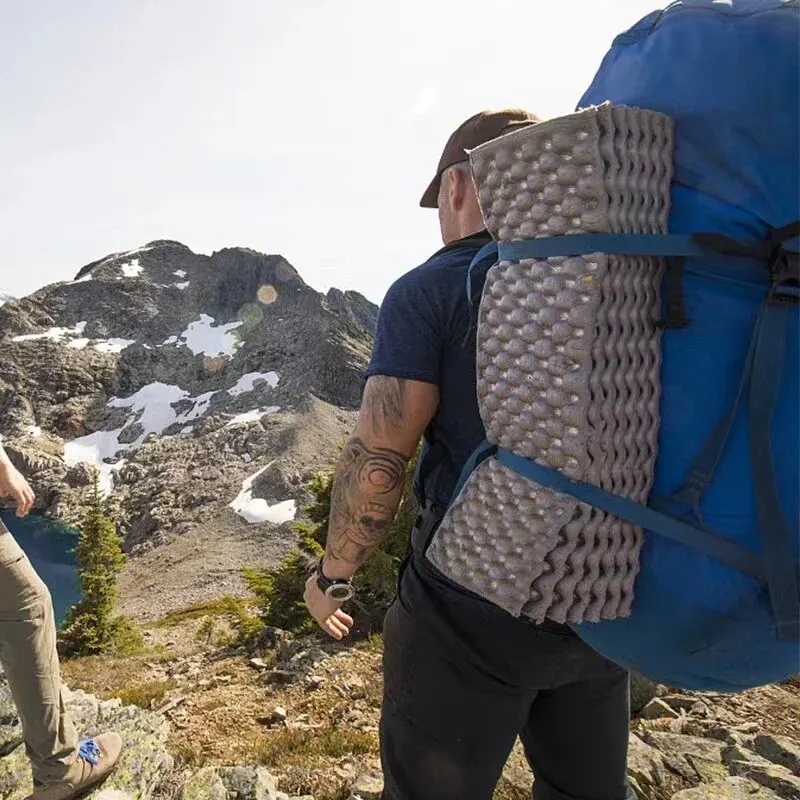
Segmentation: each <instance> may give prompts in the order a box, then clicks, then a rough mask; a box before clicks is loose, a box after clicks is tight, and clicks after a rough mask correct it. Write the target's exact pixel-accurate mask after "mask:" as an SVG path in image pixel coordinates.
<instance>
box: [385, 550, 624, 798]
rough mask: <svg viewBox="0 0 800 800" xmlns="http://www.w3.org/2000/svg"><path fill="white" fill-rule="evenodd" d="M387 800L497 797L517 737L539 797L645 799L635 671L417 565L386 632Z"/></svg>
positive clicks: (561, 630) (406, 575)
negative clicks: (634, 760) (639, 770)
mask: <svg viewBox="0 0 800 800" xmlns="http://www.w3.org/2000/svg"><path fill="white" fill-rule="evenodd" d="M384 681H385V688H384V701H383V713H382V718H381V760H382V762H383V770H384V779H385V790H384V794H383V798H384V800H491V797H492V794H493V791H494V788H495V786H496V784H497V781H498V780H499V778H500V774H501V772H502V770H503V766H504V765H505V762H506V760H507V758H508V755H509V753H510V751H511V748H512V747H513V745H514V741H515V739H516V737H517V736H518V735H519V736H520V738H521V739H522V742H523V744H524V747H525V752H526V755H527V757H528V761H529V763H530V765H531V768H532V770H533V772H534V775H535V778H536V780H535V790H534V794H533V797H534V798H535V799H536V800H631V799H633V800H635V795H634V794H633V792H632V791H631V790H630V789H629V787H628V784H627V780H626V775H625V773H626V759H627V749H628V725H629V702H628V674H627V672H625V671H624V670H622V669H621V668H620V667H618V666H616V665H614V664H612V663H611V662H610V661H607V660H606V659H604V658H602V657H601V656H599V655H598V654H597V653H595V652H594V651H593V650H591V649H590V648H589V647H588V646H586V645H585V644H583V642H581V640H580V639H578V638H577V637H576V636H575V635H574V634H573V633H572V632H571V631H569V629H568V628H565V627H562V626H560V625H556V624H555V623H552V624H547V625H545V626H534V625H532V624H530V623H529V622H526V621H522V620H520V619H515V618H513V617H512V616H510V615H509V614H506V613H505V612H503V611H502V610H500V609H498V608H496V607H495V606H493V605H491V604H489V603H486V602H484V601H481V600H479V599H477V598H474V597H471V596H469V595H465V594H463V593H461V592H459V591H457V590H455V589H454V588H452V587H451V586H450V585H448V584H447V583H446V582H444V581H441V580H439V579H437V578H436V577H435V575H433V574H432V573H429V571H428V570H427V569H425V568H424V567H423V566H420V565H418V564H415V563H414V562H412V563H410V564H407V565H406V568H405V569H404V571H403V575H402V577H401V581H400V589H399V593H398V598H397V600H396V601H395V603H394V605H393V606H392V608H391V609H390V611H389V613H388V615H387V618H386V622H385V626H384Z"/></svg>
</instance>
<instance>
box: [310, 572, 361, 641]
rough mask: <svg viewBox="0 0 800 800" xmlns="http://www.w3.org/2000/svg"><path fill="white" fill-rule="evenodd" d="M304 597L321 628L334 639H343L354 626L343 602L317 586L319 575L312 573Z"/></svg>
mask: <svg viewBox="0 0 800 800" xmlns="http://www.w3.org/2000/svg"><path fill="white" fill-rule="evenodd" d="M303 599H304V600H305V601H306V606H307V607H308V611H309V613H310V614H311V616H312V617H314V619H315V620H316V621H317V622H318V623H319V626H320V628H322V630H324V631H325V633H327V634H328V635H329V636H332V637H333V638H334V639H343V638H344V637H345V636H347V634H348V633H350V628H352V627H353V618H352V617H351V616H350V615H349V614H345V612H344V611H342V609H341V607H340V606H341V603H340V602H339V601H338V600H333V599H332V598H330V597H328V596H327V595H326V594H324V593H323V592H322V591H321V590H320V588H319V586H317V576H316V574H314V575H312V576H311V577H310V578H309V579H308V580H307V581H306V590H305V592H304V593H303Z"/></svg>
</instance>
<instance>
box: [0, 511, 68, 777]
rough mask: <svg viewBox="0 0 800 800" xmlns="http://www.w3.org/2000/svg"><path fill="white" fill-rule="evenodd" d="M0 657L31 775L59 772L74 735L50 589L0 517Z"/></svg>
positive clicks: (65, 767) (64, 769) (62, 771)
mask: <svg viewBox="0 0 800 800" xmlns="http://www.w3.org/2000/svg"><path fill="white" fill-rule="evenodd" d="M0 663H2V665H3V668H4V669H5V673H6V679H7V680H8V686H9V689H10V690H11V695H12V697H13V698H14V703H15V704H16V706H17V712H18V714H19V717H20V720H21V722H22V733H23V736H24V738H25V749H26V751H27V753H28V757H29V758H30V760H31V767H32V769H33V777H34V780H36V781H40V782H42V783H50V782H53V781H56V780H60V779H61V778H63V777H64V776H65V775H66V773H67V772H68V771H69V767H70V766H71V765H72V763H73V762H74V761H75V757H76V752H77V747H78V741H77V736H76V733H75V729H74V728H73V726H72V722H71V721H70V719H69V717H68V716H67V715H66V713H65V710H64V698H63V689H62V683H61V674H60V671H59V664H58V655H57V653H56V626H55V618H54V615H53V602H52V599H51V597H50V592H49V591H48V589H47V587H46V586H45V585H44V583H43V582H42V579H41V578H40V577H39V576H38V575H37V574H36V571H35V570H34V568H33V566H32V564H31V562H30V561H29V560H28V557H27V556H26V555H25V553H24V552H23V551H22V548H21V547H20V546H19V545H18V544H17V542H16V540H15V539H14V537H13V536H12V535H11V534H10V533H9V532H8V530H7V529H6V527H5V526H4V525H3V524H2V522H0Z"/></svg>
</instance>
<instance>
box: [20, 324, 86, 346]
mask: <svg viewBox="0 0 800 800" xmlns="http://www.w3.org/2000/svg"><path fill="white" fill-rule="evenodd" d="M85 327H86V322H78V323H76V324H75V326H74V327H72V328H48V329H47V330H46V331H45V332H44V333H23V334H20V335H19V336H13V337H12V338H11V341H12V342H33V341H36V340H37V339H52V340H53V341H54V342H58V341H63V340H65V339H72V340H74V337H76V336H80V335H81V334H82V333H83V330H84V328H85ZM78 341H83V342H88V341H89V340H88V339H85V340H84V339H79V340H78ZM71 346H72V345H71ZM77 346H78V347H79V348H81V347H85V346H86V345H85V344H82V345H77Z"/></svg>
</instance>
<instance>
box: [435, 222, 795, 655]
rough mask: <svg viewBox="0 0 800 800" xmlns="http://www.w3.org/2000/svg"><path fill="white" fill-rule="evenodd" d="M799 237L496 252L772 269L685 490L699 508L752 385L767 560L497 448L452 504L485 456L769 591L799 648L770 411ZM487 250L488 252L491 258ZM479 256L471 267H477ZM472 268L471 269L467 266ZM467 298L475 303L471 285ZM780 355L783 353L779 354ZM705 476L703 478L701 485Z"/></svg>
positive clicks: (787, 230) (653, 240) (655, 239)
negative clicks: (709, 260)
mask: <svg viewBox="0 0 800 800" xmlns="http://www.w3.org/2000/svg"><path fill="white" fill-rule="evenodd" d="M799 235H800V222H797V223H792V224H790V225H787V226H785V227H783V228H780V229H778V230H775V231H773V233H772V235H771V236H770V237H769V239H767V240H766V241H764V242H759V243H756V244H753V245H750V244H743V243H740V242H736V241H733V240H730V239H727V238H726V237H723V236H720V235H718V234H694V235H683V234H669V235H656V234H611V233H599V234H573V235H566V236H553V237H546V238H540V239H526V240H523V241H516V242H500V243H498V245H497V248H498V258H499V260H501V261H520V260H523V259H542V258H550V257H554V256H577V255H584V254H586V253H598V252H603V253H614V254H619V255H644V256H662V257H667V258H675V257H676V258H680V259H683V258H687V257H708V256H719V255H727V256H733V257H742V258H750V259H756V260H758V261H760V262H761V263H766V264H767V265H768V267H769V270H770V276H771V280H772V284H771V286H770V288H769V290H768V293H767V297H766V299H765V301H764V304H763V306H762V310H761V313H760V314H759V318H758V321H757V322H756V326H755V330H754V333H753V341H752V344H751V347H750V350H749V353H748V356H747V360H746V363H745V368H744V370H743V375H742V383H741V385H740V388H739V391H738V392H737V396H736V399H735V400H734V403H733V405H732V408H731V409H730V410H729V411H728V412H727V413H726V415H725V416H724V418H723V419H722V420H721V421H720V423H719V424H718V425H717V426H716V427H715V428H714V430H713V431H712V433H711V435H710V437H709V440H708V442H707V443H706V444H705V446H704V447H703V448H702V449H701V451H700V453H699V454H698V456H697V458H696V459H695V461H694V462H693V464H692V466H691V467H690V469H689V471H688V473H687V476H686V479H685V482H684V487H683V488H682V490H680V491H679V492H678V493H677V495H676V497H674V498H671V499H673V500H674V499H682V497H681V494H682V492H684V493H685V491H687V487H688V490H689V491H691V492H692V498H693V500H694V502H693V503H692V505H693V507H694V509H696V508H697V507H698V504H699V500H700V498H701V496H702V493H703V492H704V491H705V488H707V486H708V485H709V484H710V482H711V480H712V478H713V475H714V471H715V469H716V464H717V462H718V461H719V458H720V456H721V455H722V451H723V449H724V447H725V444H726V442H727V438H728V433H729V431H730V427H731V425H732V424H733V418H734V416H735V414H736V411H737V409H738V406H739V402H740V400H741V398H742V396H743V394H744V391H745V387H746V386H747V385H748V384H749V387H750V395H749V403H750V419H751V431H750V453H751V469H752V473H753V482H754V487H755V496H756V514H757V518H758V525H759V529H760V531H761V537H762V544H763V550H764V553H763V556H760V555H758V554H757V553H755V552H753V551H752V550H749V549H748V548H745V547H743V546H741V545H739V544H737V543H736V542H732V541H731V540H730V539H727V538H726V537H724V536H722V535H721V534H720V533H718V532H716V531H713V530H711V529H710V528H708V527H707V526H705V525H704V524H703V523H702V521H701V520H700V519H698V518H695V519H693V520H691V521H684V520H682V519H679V518H677V517H675V516H673V515H672V513H670V511H671V509H670V507H669V502H664V501H658V500H652V501H651V502H650V503H649V506H644V505H641V504H639V503H636V502H634V501H632V500H628V499H627V498H624V497H621V496H619V495H615V494H612V493H610V492H606V491H605V490H603V489H600V488H599V487H597V486H593V485H592V484H588V483H583V482H580V481H573V480H571V479H569V478H567V477H566V476H564V475H563V474H562V473H560V472H559V471H558V470H554V469H550V468H548V467H543V466H541V465H540V464H537V463H536V462H535V461H533V460H531V459H527V458H523V457H520V456H517V455H515V454H514V453H512V452H510V451H508V450H505V449H502V448H497V447H496V446H494V445H492V444H491V443H489V442H485V443H483V444H482V445H480V446H479V447H478V448H477V449H476V451H475V452H474V453H473V454H472V456H471V457H470V459H469V460H468V462H467V464H466V465H465V466H464V469H463V470H462V473H461V476H460V478H459V481H458V484H457V486H456V489H455V491H454V492H453V495H452V498H451V503H452V502H453V500H455V498H456V496H457V495H458V493H459V492H460V491H461V488H462V487H463V485H464V483H466V480H467V478H468V477H469V475H470V473H471V472H472V471H473V470H474V469H475V468H476V467H477V465H478V464H479V463H480V462H481V461H482V460H484V459H485V458H487V457H489V456H492V455H496V457H497V459H498V460H499V461H500V462H501V463H503V464H505V465H506V466H507V467H509V468H511V469H513V470H514V471H515V472H517V473H519V474H521V475H523V476H525V477H527V478H529V479H532V480H534V481H536V482H537V483H540V484H541V485H543V486H547V487H549V488H551V489H554V490H555V491H558V492H562V493H564V494H568V495H571V496H572V497H575V498H576V499H577V500H580V501H581V502H584V503H587V504H588V505H591V506H593V507H596V508H599V509H601V510H603V511H606V512H607V513H610V514H613V515H615V516H617V517H620V518H621V519H624V520H626V521H628V522H631V523H633V524H634V525H639V526H641V527H643V528H645V529H647V530H651V531H653V532H654V533H657V534H659V535H661V536H666V537H667V538H669V539H672V540H673V541H676V542H679V543H680V544H683V545H686V546H688V547H693V548H695V549H697V550H700V551H701V552H703V553H706V554H707V555H709V556H711V557H712V558H715V559H717V560H718V561H721V562H722V563H725V564H727V565H728V566H730V567H732V568H733V569H735V570H737V571H738V572H741V573H743V574H745V575H749V576H750V577H753V578H756V579H760V580H763V581H765V582H766V583H767V585H768V587H769V593H770V601H771V604H772V608H773V613H774V616H775V623H776V631H777V635H778V638H779V639H780V640H782V641H797V640H800V588H798V587H799V586H800V581H799V580H798V569H797V565H796V560H797V557H796V554H795V552H794V549H793V546H792V538H791V534H790V531H789V525H788V523H787V522H786V520H785V518H784V516H783V514H782V513H781V509H780V503H779V494H778V490H777V485H776V480H775V474H774V468H773V463H772V445H771V437H772V413H773V410H774V407H775V402H776V399H777V395H778V391H779V388H780V376H781V367H782V364H783V361H784V358H785V347H786V336H787V323H788V318H787V314H786V310H787V306H788V305H790V304H796V303H797V302H798V299H800V285H799V284H800V281H798V254H797V253H796V252H793V251H789V250H787V249H786V248H785V247H784V245H785V243H786V242H787V241H788V240H790V239H793V238H795V237H797V236H799ZM489 247H490V245H487V246H486V248H484V249H485V250H487V253H486V254H484V257H486V256H487V255H489V252H488V248H489ZM477 261H478V259H477V257H476V259H475V262H473V266H474V265H475V263H477ZM470 269H472V267H471V268H470ZM467 290H468V296H469V297H470V301H471V300H472V284H471V280H470V278H469V277H468V279H467ZM776 347H777V352H776V351H775V348H776ZM698 476H699V477H700V481H699V486H698V480H697V478H698Z"/></svg>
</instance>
